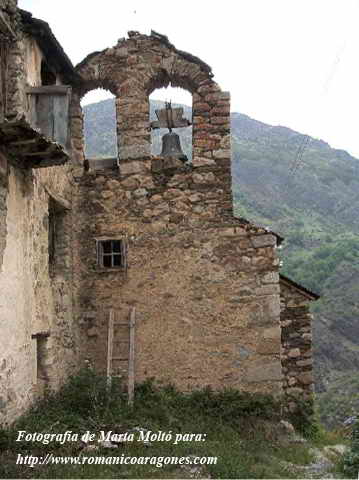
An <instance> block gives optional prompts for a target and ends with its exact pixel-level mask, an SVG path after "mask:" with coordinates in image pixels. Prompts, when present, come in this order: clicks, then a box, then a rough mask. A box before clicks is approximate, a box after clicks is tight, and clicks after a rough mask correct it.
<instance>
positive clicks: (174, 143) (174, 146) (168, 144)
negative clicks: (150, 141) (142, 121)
mask: <svg viewBox="0 0 359 480" xmlns="http://www.w3.org/2000/svg"><path fill="white" fill-rule="evenodd" d="M161 157H175V158H178V159H179V160H182V162H187V160H188V158H187V156H186V155H185V154H184V153H183V152H182V148H181V141H180V137H179V135H177V133H175V132H169V133H166V134H165V135H163V137H162V152H161Z"/></svg>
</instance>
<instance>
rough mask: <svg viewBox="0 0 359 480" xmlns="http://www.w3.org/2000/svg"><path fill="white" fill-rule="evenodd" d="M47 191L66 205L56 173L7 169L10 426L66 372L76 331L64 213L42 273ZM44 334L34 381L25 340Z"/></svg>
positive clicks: (31, 352)
mask: <svg viewBox="0 0 359 480" xmlns="http://www.w3.org/2000/svg"><path fill="white" fill-rule="evenodd" d="M49 192H50V193H54V194H55V195H56V197H57V198H59V197H64V198H66V199H71V193H70V183H69V182H68V180H67V174H66V172H65V171H64V168H63V167H53V168H52V169H51V173H50V172H47V171H46V170H44V171H42V172H36V173H33V172H32V171H31V170H27V171H26V170H19V169H16V168H13V167H10V168H9V177H8V181H7V188H6V197H5V199H6V210H7V215H6V233H7V235H6V237H5V238H4V239H3V240H4V243H5V248H4V254H3V262H2V263H1V270H0V291H1V309H0V325H1V335H0V342H1V346H0V376H1V382H0V385H1V387H0V422H1V423H3V422H9V421H12V420H14V419H15V418H16V417H17V416H18V415H19V414H20V413H21V412H23V411H24V410H25V409H26V408H27V407H29V405H30V404H31V403H32V401H33V400H34V399H35V398H36V396H37V395H38V394H41V393H42V390H43V386H44V384H47V385H48V386H50V387H53V388H57V387H58V385H59V384H61V383H62V382H63V381H64V380H65V379H66V378H67V375H68V374H69V373H70V372H71V371H73V369H74V368H75V366H76V364H77V362H76V337H77V333H76V330H75V326H74V322H73V312H72V292H73V289H72V252H71V245H72V238H71V237H72V212H71V211H68V212H66V213H63V219H62V220H61V222H62V223H61V230H60V231H59V233H58V235H57V239H56V247H57V248H56V250H55V252H56V253H55V255H56V261H55V264H54V266H53V268H52V271H51V272H50V270H49V256H48V213H49V200H50V195H49ZM44 332H48V333H49V336H48V337H47V339H46V341H45V342H44V343H45V347H44V351H43V352H42V359H41V362H42V365H43V366H44V368H45V372H44V373H45V377H46V378H45V377H44V378H42V379H39V378H37V373H36V367H37V358H36V342H37V340H36V339H35V338H32V336H33V335H36V334H40V335H41V334H43V333H44Z"/></svg>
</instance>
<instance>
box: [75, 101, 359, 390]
mask: <svg viewBox="0 0 359 480" xmlns="http://www.w3.org/2000/svg"><path fill="white" fill-rule="evenodd" d="M162 106H163V102H159V101H154V102H151V116H152V118H154V109H155V108H159V107H162ZM184 111H185V116H187V117H188V118H190V117H191V109H190V107H186V106H184ZM84 113H85V137H86V147H87V148H86V151H87V155H88V156H89V157H91V156H113V155H115V154H116V147H115V138H116V135H115V108H114V101H113V100H112V99H110V100H105V101H102V102H99V103H96V104H92V105H87V106H86V107H84ZM231 122H232V151H233V155H232V177H233V194H234V208H235V212H236V214H237V215H239V216H242V217H245V218H247V219H249V220H252V221H253V222H254V223H257V224H260V225H265V226H267V227H269V228H270V229H272V230H274V231H276V232H278V233H280V234H282V235H283V236H284V237H285V238H286V241H285V243H284V247H283V249H282V250H281V257H282V261H283V269H282V271H283V273H284V274H286V275H288V276H289V277H291V278H292V279H293V280H295V281H297V282H299V283H301V284H302V285H304V286H305V287H307V288H309V289H311V290H313V291H315V292H317V293H319V294H320V295H321V299H320V300H319V301H318V302H315V304H314V305H313V307H312V310H313V314H314V321H313V329H314V332H313V333H314V353H315V372H316V389H317V391H319V392H320V391H323V390H325V389H326V388H327V385H328V383H333V382H335V384H336V385H338V382H340V378H341V377H343V376H344V375H347V374H351V373H352V374H354V372H355V370H357V369H359V300H358V293H357V292H358V290H359V216H358V214H357V212H358V206H359V160H358V159H356V158H354V157H352V156H351V155H349V154H348V153H347V152H345V151H344V150H337V149H333V148H331V147H330V146H329V145H328V144H327V143H325V142H324V141H322V140H317V139H314V138H311V137H309V136H308V135H303V134H301V133H298V132H295V131H293V130H291V129H289V128H286V127H283V126H271V125H267V124H265V123H262V122H259V121H257V120H254V119H252V118H250V117H248V116H246V115H243V114H241V113H233V114H232V117H231ZM178 133H180V134H181V142H182V145H183V149H184V151H185V153H186V154H187V155H188V156H189V157H191V127H189V128H187V129H183V130H182V131H181V130H180V131H179V132H178ZM160 135H161V131H156V132H154V133H153V134H152V145H153V151H154V152H156V153H159V151H160Z"/></svg>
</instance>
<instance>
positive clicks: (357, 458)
mask: <svg viewBox="0 0 359 480" xmlns="http://www.w3.org/2000/svg"><path fill="white" fill-rule="evenodd" d="M343 471H344V473H345V474H346V475H349V476H350V477H351V478H357V475H358V472H359V421H357V422H356V424H355V425H354V428H353V432H352V438H351V445H350V449H349V451H348V452H347V453H346V454H345V455H344V458H343Z"/></svg>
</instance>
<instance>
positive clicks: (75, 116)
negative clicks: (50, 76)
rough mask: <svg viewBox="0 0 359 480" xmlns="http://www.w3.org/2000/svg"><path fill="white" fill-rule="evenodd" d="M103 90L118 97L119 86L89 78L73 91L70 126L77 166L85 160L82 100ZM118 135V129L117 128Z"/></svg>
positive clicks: (105, 80) (104, 80) (99, 79)
mask: <svg viewBox="0 0 359 480" xmlns="http://www.w3.org/2000/svg"><path fill="white" fill-rule="evenodd" d="M97 88H102V89H104V90H107V91H109V92H110V93H112V95H114V96H115V97H117V86H116V84H114V83H113V82H111V81H109V80H107V79H101V78H97V79H96V78H91V77H90V78H88V79H87V80H84V81H83V82H81V85H77V86H76V87H74V88H73V89H72V95H71V105H70V126H71V140H72V157H73V162H74V163H75V164H79V165H82V164H83V162H84V160H85V144H84V116H83V111H82V107H81V100H82V98H83V97H84V96H85V95H86V94H87V93H88V92H91V91H92V90H96V89H97ZM117 133H118V127H117Z"/></svg>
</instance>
